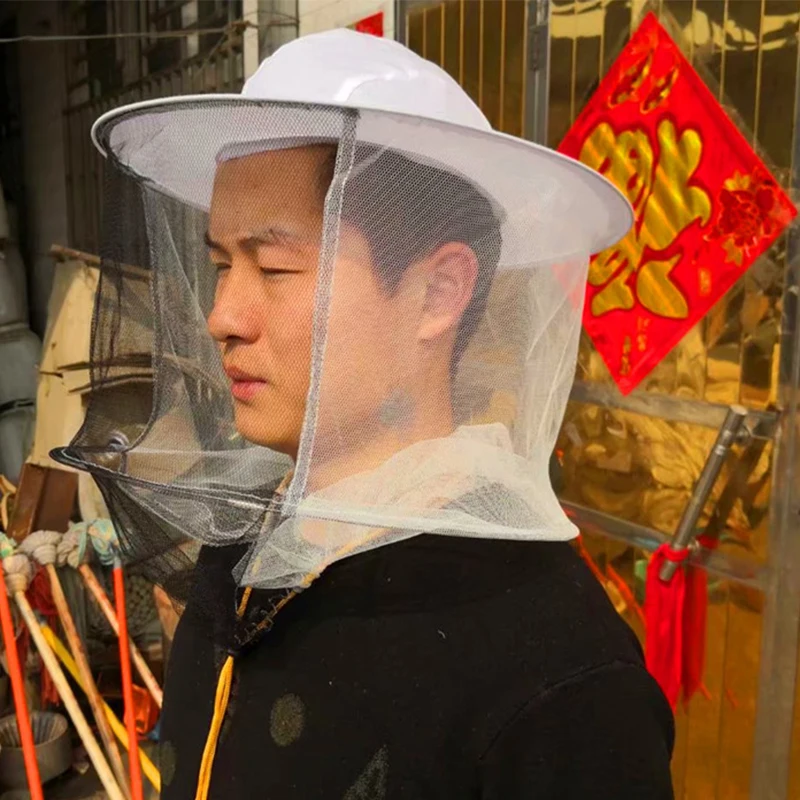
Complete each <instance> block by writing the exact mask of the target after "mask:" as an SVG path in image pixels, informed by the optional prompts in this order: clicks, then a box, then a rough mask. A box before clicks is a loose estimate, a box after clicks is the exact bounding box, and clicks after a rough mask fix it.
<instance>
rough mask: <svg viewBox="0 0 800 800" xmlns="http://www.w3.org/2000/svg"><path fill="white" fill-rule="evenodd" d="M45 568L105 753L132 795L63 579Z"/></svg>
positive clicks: (126, 792)
mask: <svg viewBox="0 0 800 800" xmlns="http://www.w3.org/2000/svg"><path fill="white" fill-rule="evenodd" d="M45 569H46V570H47V577H48V578H49V579H50V589H51V591H52V594H53V602H54V603H55V606H56V611H58V618H59V620H60V621H61V627H63V628H64V633H65V634H66V636H67V643H68V644H69V648H70V650H72V655H73V657H74V658H75V661H76V662H77V664H78V671H79V672H80V676H81V681H82V683H83V686H84V692H86V697H87V699H88V700H89V706H90V707H91V709H92V715H93V716H94V721H95V723H96V724H97V729H98V730H99V731H100V738H101V739H102V740H103V744H104V746H105V748H106V753H108V760H109V762H110V763H111V768H112V769H113V770H114V774H115V775H116V778H117V783H119V786H120V789H122V791H123V793H124V794H125V795H126V796H127V797H130V795H129V793H128V791H127V782H128V777H127V775H126V773H125V767H124V766H123V764H122V756H121V755H120V752H119V748H118V747H117V741H116V739H115V738H114V733H113V731H112V730H111V726H110V725H109V724H108V720H107V719H106V715H105V713H104V711H103V698H102V697H101V696H100V690H99V689H98V688H97V683H96V682H95V679H94V675H92V668H91V666H90V665H89V659H88V657H87V656H86V651H85V650H84V647H83V642H82V641H81V637H80V636H79V635H78V629H77V627H76V626H75V620H74V618H73V616H72V612H71V611H70V608H69V603H67V598H66V597H65V596H64V589H63V588H62V586H61V580H60V579H59V577H58V572H56V568H55V566H54V565H53V564H46V565H45Z"/></svg>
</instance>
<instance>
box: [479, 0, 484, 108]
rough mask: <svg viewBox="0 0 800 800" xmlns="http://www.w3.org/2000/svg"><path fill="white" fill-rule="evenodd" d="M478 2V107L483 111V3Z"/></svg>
mask: <svg viewBox="0 0 800 800" xmlns="http://www.w3.org/2000/svg"><path fill="white" fill-rule="evenodd" d="M478 2H479V3H480V22H479V23H478V42H479V44H478V107H479V108H480V109H481V111H483V3H484V0H478Z"/></svg>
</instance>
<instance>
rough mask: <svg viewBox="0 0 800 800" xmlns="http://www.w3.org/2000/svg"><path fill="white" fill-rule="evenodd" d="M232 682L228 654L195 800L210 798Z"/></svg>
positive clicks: (230, 657) (231, 670) (216, 697)
mask: <svg viewBox="0 0 800 800" xmlns="http://www.w3.org/2000/svg"><path fill="white" fill-rule="evenodd" d="M232 683H233V656H228V657H227V658H226V659H225V663H224V664H223V665H222V670H221V671H220V673H219V680H218V681H217V694H216V696H215V697H214V716H213V717H212V719H211V727H210V728H209V730H208V738H207V739H206V746H205V748H204V749H203V759H202V761H201V762H200V774H199V775H198V776H197V793H196V794H195V800H207V798H208V789H209V787H210V786H211V767H212V766H213V765H214V754H215V753H216V751H217V742H218V741H219V732H220V730H221V729H222V721H223V720H224V719H225V711H226V709H227V708H228V700H229V699H230V696H231V684H232Z"/></svg>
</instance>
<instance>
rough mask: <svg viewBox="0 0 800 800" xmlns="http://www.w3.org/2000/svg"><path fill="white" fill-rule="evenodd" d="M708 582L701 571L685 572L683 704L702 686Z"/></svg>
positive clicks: (691, 568)
mask: <svg viewBox="0 0 800 800" xmlns="http://www.w3.org/2000/svg"><path fill="white" fill-rule="evenodd" d="M707 605H708V579H707V576H706V573H705V570H702V569H698V568H697V567H687V569H686V600H685V603H684V607H683V681H682V683H683V702H684V703H688V702H689V700H691V699H692V695H693V694H694V693H695V692H696V691H698V689H700V687H701V686H702V685H703V670H704V668H705V658H706V607H707Z"/></svg>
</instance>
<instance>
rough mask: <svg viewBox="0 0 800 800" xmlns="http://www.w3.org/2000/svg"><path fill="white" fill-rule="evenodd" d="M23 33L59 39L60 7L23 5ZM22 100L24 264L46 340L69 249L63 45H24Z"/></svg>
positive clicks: (34, 321)
mask: <svg viewBox="0 0 800 800" xmlns="http://www.w3.org/2000/svg"><path fill="white" fill-rule="evenodd" d="M17 13H18V25H19V33H20V34H26V33H31V34H33V33H38V34H43V33H44V34H47V33H50V34H53V33H57V32H58V31H59V30H60V29H61V26H60V24H59V20H58V4H57V3H56V2H53V1H51V0H47V2H36V3H19V5H18V12H17ZM19 75H20V84H21V85H20V89H21V96H22V137H23V139H22V155H23V169H24V177H25V208H23V209H21V210H20V213H21V214H24V215H25V229H26V232H27V235H26V240H27V241H25V242H24V243H23V244H24V249H23V253H22V255H23V258H24V260H25V266H26V268H27V271H28V298H29V305H30V312H31V328H33V330H34V331H36V332H37V333H39V334H40V335H41V334H42V333H43V332H44V328H45V325H46V323H47V302H48V299H49V297H50V287H51V285H52V281H53V261H52V259H51V258H50V256H49V255H48V254H47V252H48V250H49V248H50V245H51V244H54V243H58V244H69V241H68V236H69V223H68V217H67V187H66V160H65V153H64V141H65V139H64V136H65V133H64V116H63V110H64V105H65V97H66V87H65V85H64V51H63V48H62V45H61V44H59V43H50V42H30V43H23V44H20V45H19Z"/></svg>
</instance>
